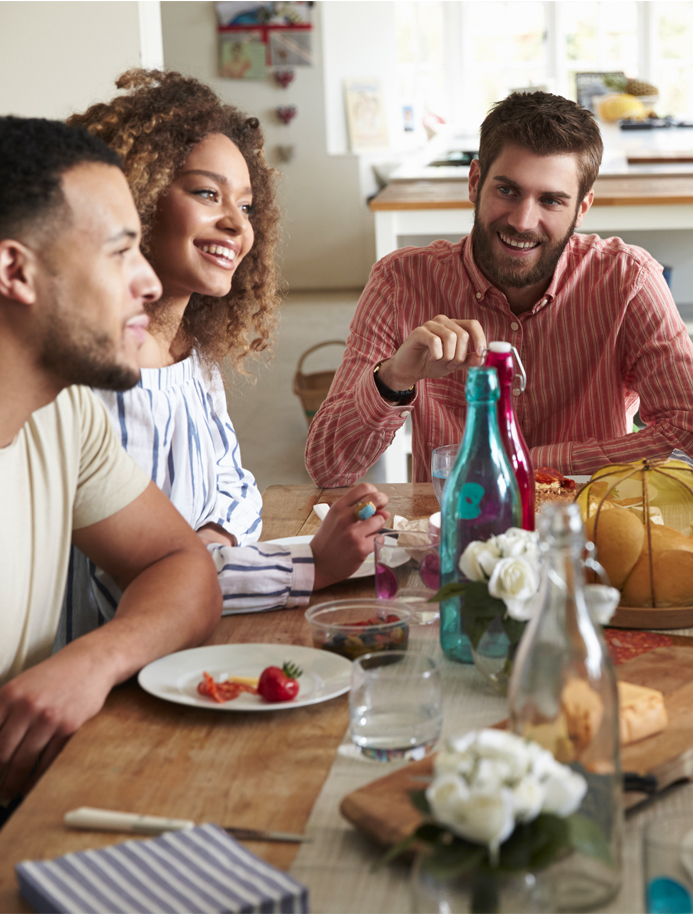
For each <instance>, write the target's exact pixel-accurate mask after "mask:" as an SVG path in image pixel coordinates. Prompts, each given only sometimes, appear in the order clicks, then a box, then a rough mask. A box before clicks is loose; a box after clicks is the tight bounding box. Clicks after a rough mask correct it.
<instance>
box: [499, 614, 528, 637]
mask: <svg viewBox="0 0 693 915" xmlns="http://www.w3.org/2000/svg"><path fill="white" fill-rule="evenodd" d="M502 623H503V629H504V631H505V634H506V635H507V637H508V641H509V642H510V644H511V645H517V643H518V642H519V641H520V639H521V638H522V633H523V632H524V631H525V626H526V625H527V623H521V622H520V621H519V620H514V619H513V618H512V616H508V614H507V613H506V614H505V615H504V616H503V618H502Z"/></svg>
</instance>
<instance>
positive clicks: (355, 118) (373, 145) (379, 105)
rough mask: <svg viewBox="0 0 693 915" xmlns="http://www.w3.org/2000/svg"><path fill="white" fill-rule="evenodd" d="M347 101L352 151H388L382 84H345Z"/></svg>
mask: <svg viewBox="0 0 693 915" xmlns="http://www.w3.org/2000/svg"><path fill="white" fill-rule="evenodd" d="M344 97H345V103H346V115H347V127H348V130H349V145H350V147H351V151H352V152H369V151H370V150H375V149H387V147H388V137H387V119H386V116H385V106H384V104H383V97H382V91H381V88H380V82H379V81H378V80H377V79H349V80H346V81H345V83H344Z"/></svg>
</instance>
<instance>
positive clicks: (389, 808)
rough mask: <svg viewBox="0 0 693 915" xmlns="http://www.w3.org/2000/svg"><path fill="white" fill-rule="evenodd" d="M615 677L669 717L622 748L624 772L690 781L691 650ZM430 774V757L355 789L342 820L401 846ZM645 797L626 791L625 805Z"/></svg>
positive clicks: (648, 656)
mask: <svg viewBox="0 0 693 915" xmlns="http://www.w3.org/2000/svg"><path fill="white" fill-rule="evenodd" d="M616 675H617V677H618V679H619V680H627V681H628V682H629V683H636V684H638V685H639V686H650V687H652V688H653V689H658V690H661V692H662V693H663V694H664V703H665V705H666V709H667V715H668V716H669V725H668V727H667V729H666V731H664V732H663V733H661V734H656V735H654V736H653V737H648V738H647V739H646V740H641V741H638V743H635V744H631V746H628V747H624V748H623V751H622V753H621V765H622V768H623V771H624V772H637V773H638V774H639V775H654V776H655V777H656V779H657V783H658V786H659V789H660V790H661V789H663V788H666V787H668V786H669V785H672V784H673V783H674V782H677V781H680V780H681V779H688V778H691V777H693V648H691V647H681V646H672V647H671V648H656V649H654V650H653V651H648V652H646V653H645V654H641V655H640V656H639V657H637V658H633V659H632V660H630V661H626V662H624V663H623V664H620V665H619V666H618V667H617V668H616ZM432 770H433V758H432V757H428V758H427V759H422V760H420V761H419V762H415V763H412V764H411V765H410V766H405V767H404V768H403V769H399V770H398V771H397V772H393V773H392V774H391V775H386V776H385V777H384V778H380V779H378V780H377V781H375V782H371V783H370V784H368V785H365V786H364V787H363V788H359V789H358V790H357V791H354V792H352V793H351V794H348V795H347V796H346V797H345V798H344V799H343V801H342V803H341V805H340V810H341V813H342V816H344V817H345V818H346V819H347V820H349V821H350V822H351V823H353V824H354V825H355V826H357V827H358V828H359V829H362V830H363V831H364V832H366V833H368V834H369V835H370V836H371V837H372V838H374V839H376V840H377V841H379V842H380V843H382V844H383V845H392V844H394V843H395V842H399V841H400V840H401V839H404V838H405V837H406V836H408V835H410V834H411V833H412V832H413V831H414V829H416V827H417V826H418V825H419V823H420V822H421V820H422V816H421V814H420V813H419V811H418V810H417V809H416V808H415V807H414V806H413V805H412V803H411V801H410V800H409V792H410V791H417V790H419V791H420V790H421V789H422V788H423V787H425V779H426V778H427V777H428V776H430V775H431V773H432ZM646 797H647V795H645V794H642V793H640V792H635V791H629V792H626V793H625V794H624V804H625V807H626V808H628V807H633V806H635V804H639V803H640V802H641V801H643V800H644V799H645V798H646Z"/></svg>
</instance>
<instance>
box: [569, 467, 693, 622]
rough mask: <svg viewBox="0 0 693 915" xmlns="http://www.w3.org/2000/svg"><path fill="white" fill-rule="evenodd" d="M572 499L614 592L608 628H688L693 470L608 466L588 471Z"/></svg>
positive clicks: (692, 606)
mask: <svg viewBox="0 0 693 915" xmlns="http://www.w3.org/2000/svg"><path fill="white" fill-rule="evenodd" d="M576 501H577V503H578V505H579V506H580V510H581V512H582V518H583V521H584V522H585V528H586V532H587V537H588V539H589V540H591V541H592V542H593V543H594V544H595V546H596V549H597V558H598V560H599V562H600V563H601V565H602V566H603V567H604V569H605V570H606V573H607V574H608V576H609V578H610V580H611V583H612V585H613V586H614V587H615V588H618V589H619V590H620V591H621V603H620V605H619V607H618V609H617V611H616V614H615V615H614V617H613V619H612V620H611V623H610V625H612V626H623V627H627V628H639V627H642V628H647V629H678V628H681V627H685V626H691V625H693V538H692V537H691V534H692V533H693V526H692V523H693V467H692V466H691V465H689V464H687V463H685V462H684V461H671V460H670V461H664V460H661V461H657V460H641V461H635V462H634V463H632V464H613V465H610V466H608V467H603V468H602V469H601V470H599V471H597V472H596V473H594V474H593V475H592V479H591V480H590V482H589V483H587V484H586V485H585V486H584V487H583V489H582V490H581V491H580V493H579V494H578V496H577V499H576Z"/></svg>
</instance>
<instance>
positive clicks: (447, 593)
mask: <svg viewBox="0 0 693 915" xmlns="http://www.w3.org/2000/svg"><path fill="white" fill-rule="evenodd" d="M466 587H467V586H466V585H463V584H461V583H460V582H459V581H449V582H448V583H447V584H446V585H443V587H442V588H441V589H440V590H439V591H436V593H435V594H434V595H433V597H431V598H429V600H428V603H429V604H439V603H440V602H441V601H442V600H450V599H451V598H453V597H461V596H462V595H463V594H464V592H465V588H466Z"/></svg>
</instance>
